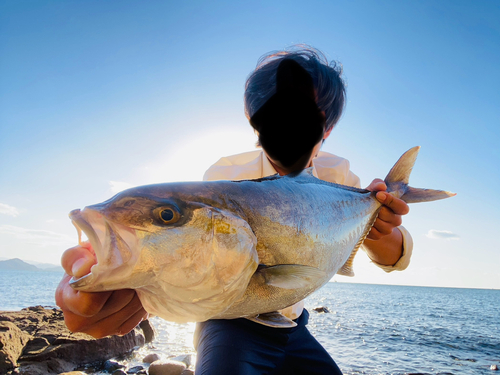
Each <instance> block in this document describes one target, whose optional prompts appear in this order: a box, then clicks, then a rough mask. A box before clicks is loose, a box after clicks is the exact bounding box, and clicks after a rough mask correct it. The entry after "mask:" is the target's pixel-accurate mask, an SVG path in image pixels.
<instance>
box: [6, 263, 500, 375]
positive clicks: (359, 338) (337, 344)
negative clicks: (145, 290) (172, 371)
mask: <svg viewBox="0 0 500 375" xmlns="http://www.w3.org/2000/svg"><path fill="white" fill-rule="evenodd" d="M61 276H62V275H61V274H59V273H52V272H47V273H45V272H44V273H41V272H19V271H15V272H14V271H0V310H18V309H21V308H23V307H27V306H32V305H47V306H51V305H54V303H55V302H54V297H53V294H54V289H55V288H56V286H57V284H58V282H59V280H60V279H61ZM317 306H326V307H327V308H328V309H329V310H330V311H331V313H329V314H318V313H314V312H311V319H310V322H309V329H310V330H311V332H312V333H313V334H314V335H315V336H316V338H317V339H318V340H319V341H320V342H321V343H322V344H323V346H324V347H325V348H326V349H327V350H328V351H329V352H330V354H331V355H332V356H333V358H334V359H335V360H336V362H337V364H338V365H339V366H340V367H341V369H342V370H343V372H344V373H345V374H346V375H348V374H351V375H353V374H370V375H375V374H384V375H386V374H407V373H425V374H490V375H493V374H495V373H496V372H494V371H491V370H490V369H489V368H490V366H491V365H493V364H496V365H497V366H499V367H500V312H499V307H500V291H498V290H478V289H448V288H421V287H406V286H385V285H363V284H344V283H330V284H328V285H327V286H325V287H324V288H323V289H321V290H320V291H319V292H316V294H314V295H313V296H311V297H310V298H309V299H308V300H307V302H306V307H307V308H309V309H312V308H313V307H317ZM154 324H155V326H156V328H157V330H158V338H157V339H156V340H155V342H154V343H153V345H152V346H150V347H149V348H144V349H142V350H141V351H140V352H139V353H137V354H136V357H135V358H132V359H131V360H130V361H131V363H132V364H139V363H140V358H142V356H143V355H144V353H146V352H151V351H153V352H157V353H159V354H161V355H162V356H163V357H164V358H168V357H170V356H174V355H178V354H183V353H192V352H194V350H193V348H192V344H191V340H192V334H193V331H194V325H193V324H174V323H168V322H165V321H162V320H160V319H158V318H155V319H154Z"/></svg>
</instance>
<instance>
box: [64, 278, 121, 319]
mask: <svg viewBox="0 0 500 375" xmlns="http://www.w3.org/2000/svg"><path fill="white" fill-rule="evenodd" d="M70 279H71V276H69V275H64V276H63V279H62V280H61V282H60V283H59V286H58V287H57V290H56V303H57V305H58V306H59V307H60V308H61V309H62V310H63V312H66V311H69V312H71V313H73V314H76V315H79V316H82V317H93V316H94V315H96V314H97V313H99V312H100V311H101V310H102V309H103V307H104V305H105V303H106V302H107V301H108V299H109V298H110V296H111V294H112V292H99V293H87V292H81V291H78V290H75V289H73V288H72V287H71V286H70V285H69V280H70Z"/></svg>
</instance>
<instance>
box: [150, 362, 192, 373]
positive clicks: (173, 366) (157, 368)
mask: <svg viewBox="0 0 500 375" xmlns="http://www.w3.org/2000/svg"><path fill="white" fill-rule="evenodd" d="M186 368H187V366H186V364H185V363H184V362H179V361H172V360H167V361H156V362H153V363H151V366H149V375H181V374H182V372H183V371H184V370H185V369H186Z"/></svg>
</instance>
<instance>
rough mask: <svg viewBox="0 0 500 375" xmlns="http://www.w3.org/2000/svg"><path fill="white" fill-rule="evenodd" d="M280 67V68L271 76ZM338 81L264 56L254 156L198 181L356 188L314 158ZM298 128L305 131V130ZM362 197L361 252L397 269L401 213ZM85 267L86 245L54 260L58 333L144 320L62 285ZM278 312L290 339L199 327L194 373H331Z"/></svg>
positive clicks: (103, 331)
mask: <svg viewBox="0 0 500 375" xmlns="http://www.w3.org/2000/svg"><path fill="white" fill-rule="evenodd" d="M284 60H287V62H286V63H285V64H283V65H282V69H281V70H280V71H281V73H280V74H278V68H279V66H280V64H281V63H282V62H283V61H284ZM289 61H292V63H289ZM297 66H298V67H297ZM303 70H304V71H305V72H306V74H303ZM340 75H341V72H340V70H339V69H338V68H337V67H336V66H335V65H333V66H331V65H330V64H329V63H328V61H327V60H326V59H325V58H324V57H323V56H322V55H321V54H320V53H319V52H318V51H316V50H314V49H311V48H302V49H297V50H295V51H292V52H279V53H276V54H272V55H268V56H266V57H265V58H264V59H263V60H261V62H260V64H259V65H258V67H257V69H256V70H255V71H254V72H253V73H252V74H251V75H250V77H249V78H248V80H247V85H246V89H245V111H246V115H247V117H248V118H249V119H250V120H251V124H252V126H253V127H254V129H255V130H256V131H257V132H258V134H259V141H260V143H261V144H262V146H263V147H264V151H255V152H253V153H247V154H242V155H237V156H233V157H229V158H223V159H221V160H220V161H219V162H218V163H216V164H215V165H214V166H213V167H211V168H210V169H209V170H208V171H207V173H206V175H205V179H211V180H214V179H246V178H258V177H264V176H267V175H271V174H274V173H276V172H278V173H280V174H281V175H284V174H288V173H290V172H294V171H297V170H299V169H302V168H304V167H313V168H314V170H313V173H315V175H316V176H317V177H319V178H321V179H324V180H327V181H332V182H337V183H342V184H346V185H351V186H358V187H359V179H358V178H357V177H356V176H355V175H354V174H353V173H352V172H350V171H349V163H348V162H347V160H345V159H342V158H339V157H337V156H334V155H330V154H326V153H319V149H320V147H321V144H322V143H323V142H324V140H326V139H327V138H328V137H329V135H330V133H331V131H332V129H333V127H334V125H335V124H336V123H337V121H338V120H339V118H340V116H341V114H342V109H343V107H344V102H345V99H344V98H345V88H344V84H343V82H342V79H341V77H340ZM280 77H281V78H280ZM297 77H298V78H297ZM278 82H279V83H278ZM290 92H293V93H295V94H296V95H295V94H293V95H290ZM297 98H298V99H297ZM290 102H293V103H294V105H293V106H292V108H293V111H294V114H293V115H291V116H289V115H287V114H286V113H282V112H280V111H283V110H285V112H286V109H287V108H290V106H289V104H290ZM266 103H271V104H269V105H266ZM287 106H288V107H287ZM296 109H297V110H296ZM280 113H281V114H282V115H283V116H284V117H283V118H284V120H280V121H275V120H276V119H280V118H281V117H282V116H280ZM273 124H278V125H277V126H272V125H273ZM305 124H313V125H312V128H313V129H311V128H309V127H305ZM270 125H271V126H270ZM290 126H292V131H289V130H290V128H289V127H290ZM283 139H285V140H286V141H285V142H282V140H283ZM316 156H318V157H317V158H315V157H316ZM368 189H369V190H372V191H379V192H378V193H377V199H378V200H379V201H380V202H381V203H383V205H384V206H383V208H382V209H381V210H380V213H379V216H378V218H377V220H376V222H375V224H374V227H373V228H372V230H371V232H370V233H369V235H368V238H367V239H366V240H365V242H364V250H365V251H366V253H367V254H368V256H369V257H370V259H372V261H373V262H374V263H375V264H377V265H379V267H381V268H383V269H385V270H386V271H388V272H390V271H392V270H396V269H397V270H402V269H404V268H406V266H407V265H408V262H409V257H410V254H411V237H410V236H409V234H408V233H407V232H406V231H405V230H404V228H402V227H400V224H401V215H404V214H406V213H407V212H408V206H407V205H406V203H405V202H403V201H401V200H399V199H397V198H394V197H393V196H391V195H389V194H387V193H385V192H384V190H386V186H385V184H384V183H383V181H382V180H374V181H373V182H372V183H371V184H370V186H369V187H368ZM395 228H397V229H395ZM394 229H395V230H394ZM94 263H95V256H94V255H93V252H92V249H91V248H90V245H84V246H77V247H74V248H71V249H69V250H67V251H66V252H65V253H64V255H63V257H62V265H63V267H64V269H65V271H66V273H67V274H66V275H65V276H64V277H63V280H62V281H61V283H60V285H59V287H58V289H57V291H56V302H57V304H58V305H59V306H60V307H61V309H62V310H63V311H64V316H65V322H66V325H67V326H68V328H69V329H70V330H72V331H80V332H85V333H88V334H91V335H93V336H95V337H104V336H107V335H111V334H125V333H127V332H129V331H130V330H132V329H133V328H134V327H135V326H136V325H137V324H138V323H139V322H140V321H141V320H142V319H144V318H145V317H146V316H147V313H146V311H145V310H144V309H143V308H142V305H141V303H140V301H139V300H138V297H137V294H136V293H135V292H134V291H131V290H118V291H114V292H103V293H85V292H78V291H75V290H73V289H72V288H71V287H70V286H69V285H68V281H69V279H70V278H71V277H72V276H75V277H81V276H83V275H85V274H87V273H88V272H89V270H90V267H91V266H92V265H93V264H94ZM283 313H284V314H285V315H286V316H288V317H289V318H291V319H296V321H297V323H298V327H296V328H297V329H292V330H294V331H293V332H288V331H282V330H281V329H274V328H268V327H264V328H263V326H260V325H258V324H256V323H253V322H248V321H246V320H244V319H237V320H234V321H217V320H215V321H208V322H205V323H202V324H199V325H198V327H197V333H196V338H195V341H196V345H197V347H198V350H199V353H198V357H199V358H198V364H197V374H224V373H236V374H264V373H269V374H279V373H282V372H286V373H290V374H291V373H302V374H303V373H318V374H321V373H340V370H339V369H338V367H337V366H336V365H335V363H334V362H333V360H332V359H331V357H329V355H328V354H327V353H326V351H324V349H323V348H322V347H321V346H320V345H319V344H318V343H317V342H316V341H315V340H314V338H312V336H311V335H310V334H309V332H308V331H307V328H306V327H305V325H306V324H307V312H305V311H304V310H303V304H302V303H299V304H296V305H294V306H291V307H289V308H287V309H285V310H283ZM242 344H249V345H242ZM246 354H249V355H246ZM229 360H231V361H229ZM224 362H225V364H224ZM238 366H241V367H238Z"/></svg>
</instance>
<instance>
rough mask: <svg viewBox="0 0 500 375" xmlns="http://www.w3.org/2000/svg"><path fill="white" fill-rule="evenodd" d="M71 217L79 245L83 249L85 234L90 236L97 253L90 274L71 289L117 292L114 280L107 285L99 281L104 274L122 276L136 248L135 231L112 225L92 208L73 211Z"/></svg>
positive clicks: (74, 283)
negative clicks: (119, 274)
mask: <svg viewBox="0 0 500 375" xmlns="http://www.w3.org/2000/svg"><path fill="white" fill-rule="evenodd" d="M69 217H70V219H71V222H72V223H73V225H74V226H75V228H76V230H77V232H78V243H79V244H80V245H81V244H82V243H83V242H82V232H83V233H85V235H86V236H87V238H88V240H89V242H90V245H91V246H92V249H93V251H94V253H95V256H96V260H97V263H96V264H95V265H93V266H92V268H91V270H90V273H88V274H87V275H84V276H82V277H80V278H74V277H73V278H72V279H71V280H70V282H69V283H70V285H71V286H72V287H73V288H75V289H78V290H83V291H85V290H87V289H91V290H92V291H105V290H113V289H116V288H115V286H113V285H112V284H113V283H112V282H111V281H112V280H109V279H108V278H107V280H106V285H103V284H102V283H101V281H100V278H101V277H100V276H101V274H102V273H103V272H104V271H105V272H106V273H109V272H110V271H113V273H122V272H120V271H124V269H125V268H127V264H128V263H129V261H130V260H131V258H132V254H133V252H132V251H131V249H132V248H133V247H134V246H136V245H137V238H136V234H135V230H134V229H131V228H128V227H125V226H123V225H120V224H117V223H111V222H109V221H108V220H107V219H106V218H105V216H104V215H102V214H101V213H100V212H99V211H97V210H94V209H92V208H89V207H87V208H85V209H83V210H79V209H76V210H73V211H71V212H70V214H69Z"/></svg>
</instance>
